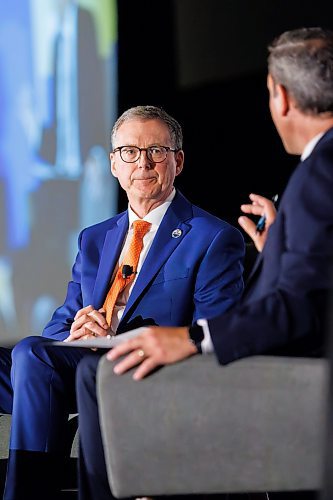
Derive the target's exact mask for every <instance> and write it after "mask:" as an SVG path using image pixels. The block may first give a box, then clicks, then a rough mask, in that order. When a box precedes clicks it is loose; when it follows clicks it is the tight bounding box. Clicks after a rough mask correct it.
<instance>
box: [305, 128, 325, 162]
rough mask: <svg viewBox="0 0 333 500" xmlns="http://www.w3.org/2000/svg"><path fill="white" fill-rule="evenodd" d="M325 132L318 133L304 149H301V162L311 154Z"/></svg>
mask: <svg viewBox="0 0 333 500" xmlns="http://www.w3.org/2000/svg"><path fill="white" fill-rule="evenodd" d="M324 133H325V132H320V134H317V135H315V136H314V137H313V138H312V139H311V141H309V142H308V143H307V144H306V146H305V148H304V149H303V153H302V156H301V160H302V161H304V160H306V159H307V158H308V157H309V156H310V154H311V153H312V151H313V150H314V148H315V146H316V144H317V142H319V140H320V139H321V138H322V137H323V135H324Z"/></svg>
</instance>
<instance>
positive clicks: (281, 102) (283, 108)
mask: <svg viewBox="0 0 333 500" xmlns="http://www.w3.org/2000/svg"><path fill="white" fill-rule="evenodd" d="M275 90H276V96H275V99H276V109H277V111H278V112H279V113H280V115H281V116H286V115H287V114H288V112H289V109H290V98H289V94H288V92H287V90H286V88H285V87H284V86H283V85H280V84H277V85H275Z"/></svg>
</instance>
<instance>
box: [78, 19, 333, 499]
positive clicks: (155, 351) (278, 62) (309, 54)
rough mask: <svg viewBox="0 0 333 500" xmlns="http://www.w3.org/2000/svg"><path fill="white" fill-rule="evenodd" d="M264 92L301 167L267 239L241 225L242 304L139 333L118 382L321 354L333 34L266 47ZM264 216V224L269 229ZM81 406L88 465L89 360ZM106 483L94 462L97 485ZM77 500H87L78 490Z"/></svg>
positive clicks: (119, 350)
mask: <svg viewBox="0 0 333 500" xmlns="http://www.w3.org/2000/svg"><path fill="white" fill-rule="evenodd" d="M267 84H268V90H269V106H270V111H271V115H272V119H273V122H274V124H275V126H276V129H277V131H278V133H279V135H280V137H281V139H282V142H283V144H284V147H285V149H286V151H287V152H289V153H290V154H295V155H301V161H300V163H299V165H298V166H297V168H296V169H295V171H294V173H293V175H292V176H291V178H290V180H289V182H288V185H287V187H286V189H285V191H284V194H283V196H282V198H281V201H280V204H279V210H278V212H277V216H276V219H275V221H274V222H273V223H272V224H271V225H270V227H269V229H268V226H269V223H268V224H267V229H266V232H265V233H263V235H256V234H255V225H254V223H253V222H251V221H250V219H248V218H247V217H245V216H243V217H241V218H240V220H239V222H240V223H241V225H242V227H243V228H244V229H245V230H246V231H247V232H248V233H249V235H250V236H251V237H252V238H253V239H254V240H255V242H256V243H257V245H258V247H261V246H262V245H261V241H260V240H261V239H265V238H266V236H267V239H266V243H265V246H264V248H263V251H262V253H261V254H260V256H259V257H258V259H257V261H256V263H255V265H254V268H253V270H252V273H251V274H250V276H249V279H248V282H247V285H246V288H245V292H244V294H243V297H242V299H241V301H240V303H239V304H238V305H237V306H235V307H234V308H233V309H232V310H230V311H228V312H226V313H225V312H224V311H221V313H219V314H218V315H216V316H215V317H213V318H207V317H205V316H202V317H201V318H199V319H198V321H197V322H196V324H195V325H192V326H187V327H184V326H181V327H179V328H175V327H172V328H168V327H147V328H145V330H144V332H143V333H142V334H140V335H139V336H137V337H135V338H133V339H131V340H128V341H125V342H124V343H122V344H121V345H119V346H117V347H115V348H114V349H112V350H111V351H110V352H109V353H108V354H107V357H108V358H109V359H110V360H116V359H118V358H119V357H120V356H124V355H125V356H124V358H123V359H121V360H120V361H119V362H118V363H117V364H116V366H115V368H114V372H115V373H116V374H122V373H124V372H125V371H127V370H128V369H130V368H133V367H136V369H135V370H134V374H133V378H134V379H136V380H138V379H142V378H143V377H144V376H146V375H147V374H148V373H150V372H151V371H152V370H154V369H155V368H156V367H157V366H159V365H163V364H170V363H175V362H177V361H180V360H182V359H185V358H187V357H189V356H192V355H194V354H197V353H198V352H200V351H202V352H203V353H206V352H212V351H214V352H215V354H216V357H217V359H218V362H219V363H220V364H223V365H226V364H228V363H230V362H232V361H235V360H237V359H240V358H244V357H247V356H251V355H256V354H268V353H269V354H285V355H288V354H289V355H300V356H302V355H305V356H315V355H319V354H321V353H322V352H323V348H324V347H325V339H324V333H325V306H326V301H327V296H328V292H329V290H330V289H332V287H333V285H332V281H331V272H330V271H331V268H332V258H333V33H332V32H330V31H326V30H323V29H321V28H302V29H297V30H293V31H288V32H285V33H283V34H282V35H281V36H280V37H278V38H277V39H276V40H275V41H274V42H273V43H272V45H271V46H270V47H269V58H268V78H267ZM251 201H252V205H245V206H243V207H242V208H243V210H244V211H245V212H246V213H255V214H258V213H260V212H261V210H262V208H263V207H264V208H267V207H269V203H268V200H266V201H265V200H264V199H262V198H261V197H258V196H256V195H251ZM271 208H272V207H271ZM260 215H262V213H260ZM266 215H267V214H266ZM270 215H271V216H270V218H268V217H267V221H268V222H272V220H273V219H274V214H273V215H272V213H271V214H270ZM77 397H78V407H79V412H80V414H82V418H81V420H80V438H81V443H82V453H81V463H84V462H85V461H86V460H89V457H91V456H94V453H95V456H96V455H97V452H96V448H94V443H92V442H91V440H89V439H88V437H87V434H88V433H89V426H95V427H94V428H96V429H98V422H97V423H96V420H98V411H97V403H96V388H95V372H94V369H93V367H92V363H91V362H90V360H89V358H85V359H84V360H82V361H81V363H80V366H79V370H78V373H77ZM101 454H102V452H101V451H99V455H101ZM94 473H95V470H94V469H93V467H92V468H91V469H89V470H88V472H87V469H85V468H84V467H81V470H80V476H81V485H83V484H84V482H85V481H87V475H88V481H90V483H91V484H93V481H94ZM103 474H105V467H104V466H103V465H102V464H101V462H100V470H99V479H100V478H101V477H102V476H103ZM80 498H82V499H83V498H84V499H86V498H90V497H89V496H86V495H85V491H84V488H83V487H82V488H81V491H80ZM92 498H94V497H92ZM101 498H103V497H101Z"/></svg>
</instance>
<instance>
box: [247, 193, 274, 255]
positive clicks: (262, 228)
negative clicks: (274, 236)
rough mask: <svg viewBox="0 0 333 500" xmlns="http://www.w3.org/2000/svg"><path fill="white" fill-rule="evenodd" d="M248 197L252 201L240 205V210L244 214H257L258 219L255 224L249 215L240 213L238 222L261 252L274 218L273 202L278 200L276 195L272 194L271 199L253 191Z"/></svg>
mask: <svg viewBox="0 0 333 500" xmlns="http://www.w3.org/2000/svg"><path fill="white" fill-rule="evenodd" d="M249 197H250V200H251V201H252V203H249V204H244V205H241V210H242V212H244V213H246V214H252V215H258V216H260V219H259V221H258V223H257V224H255V223H254V222H253V221H252V220H251V219H250V218H249V217H246V216H244V215H242V216H241V217H239V219H238V223H239V225H240V226H241V227H242V228H243V229H244V231H245V232H246V233H247V234H248V235H249V236H250V238H251V239H252V240H253V242H254V244H255V246H256V248H257V250H258V251H259V252H261V251H262V249H263V248H264V245H265V242H266V238H267V233H268V230H269V227H270V226H271V225H272V224H273V222H274V221H275V218H276V208H275V205H274V204H275V203H276V202H277V200H278V195H277V194H276V195H275V196H273V198H272V200H269V199H268V198H265V197H264V196H260V195H258V194H254V193H251V194H250V196H249Z"/></svg>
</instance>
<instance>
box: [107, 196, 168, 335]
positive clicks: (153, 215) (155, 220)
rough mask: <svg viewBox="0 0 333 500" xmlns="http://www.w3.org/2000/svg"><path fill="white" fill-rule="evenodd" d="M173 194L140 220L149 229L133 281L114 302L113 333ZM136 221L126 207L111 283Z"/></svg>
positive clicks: (130, 210) (129, 209)
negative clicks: (123, 235)
mask: <svg viewBox="0 0 333 500" xmlns="http://www.w3.org/2000/svg"><path fill="white" fill-rule="evenodd" d="M175 194H176V190H175V189H173V191H172V193H171V194H170V196H169V197H168V198H167V199H166V201H165V202H164V203H162V205H159V206H158V207H156V208H154V209H153V210H152V211H151V212H149V213H148V214H147V215H146V216H145V217H144V218H143V219H141V220H145V221H147V222H150V223H151V227H150V229H149V231H148V232H147V233H146V234H145V236H144V237H143V248H142V250H141V253H140V258H139V262H138V267H137V272H136V274H135V277H134V280H133V281H131V282H130V283H129V284H128V285H127V286H126V287H125V288H124V290H123V291H122V292H121V293H120V294H119V295H118V297H117V301H116V304H115V306H114V309H113V314H112V318H111V330H112V331H113V332H116V331H117V328H118V325H119V323H120V320H121V317H122V315H123V314H124V309H125V307H126V304H127V301H128V298H129V296H130V294H131V292H132V290H133V286H134V283H135V281H136V279H137V276H138V274H139V272H140V270H141V267H142V264H143V263H144V261H145V258H146V257H147V254H148V252H149V249H150V247H151V245H152V243H153V240H154V238H155V235H156V233H157V230H158V228H159V226H160V224H161V221H162V219H163V217H164V215H165V212H166V211H167V210H168V208H169V206H170V204H171V202H172V200H173V199H174V197H175ZM138 219H139V217H138V216H137V215H136V214H135V213H134V212H133V210H132V209H131V207H130V206H128V220H129V229H128V233H127V236H126V238H125V240H124V246H123V248H122V251H121V253H120V257H119V261H118V266H117V267H116V269H115V270H114V272H113V276H112V281H113V279H114V276H115V274H116V272H117V271H118V268H119V266H120V265H121V264H122V262H123V258H124V255H126V252H127V250H128V247H129V245H130V241H131V239H132V236H133V222H134V221H135V220H138ZM112 281H111V283H112Z"/></svg>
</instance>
